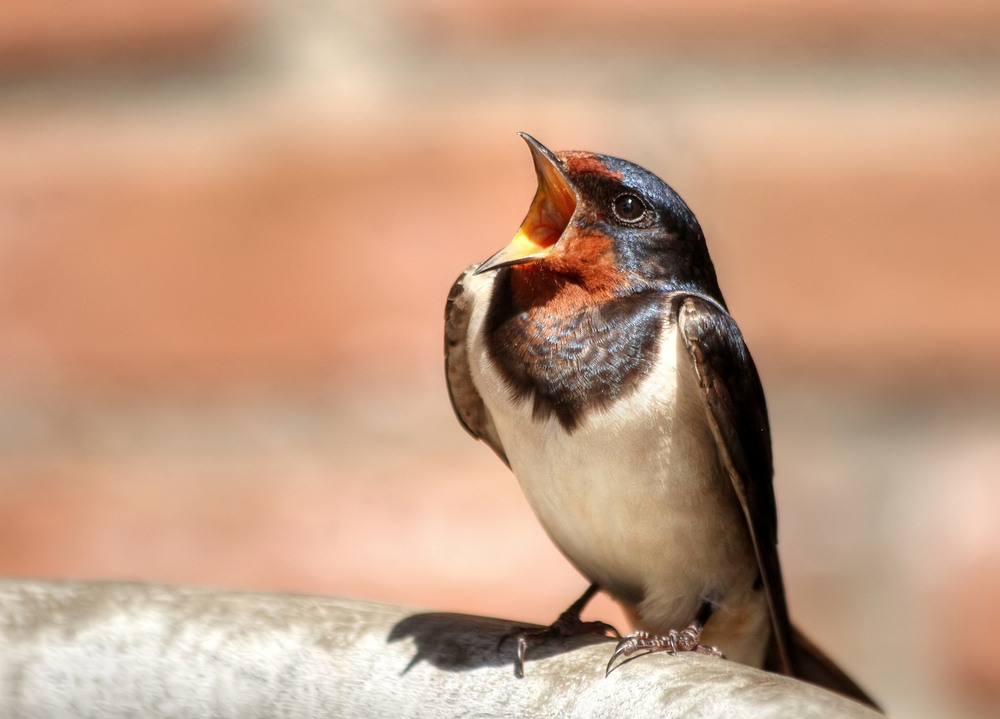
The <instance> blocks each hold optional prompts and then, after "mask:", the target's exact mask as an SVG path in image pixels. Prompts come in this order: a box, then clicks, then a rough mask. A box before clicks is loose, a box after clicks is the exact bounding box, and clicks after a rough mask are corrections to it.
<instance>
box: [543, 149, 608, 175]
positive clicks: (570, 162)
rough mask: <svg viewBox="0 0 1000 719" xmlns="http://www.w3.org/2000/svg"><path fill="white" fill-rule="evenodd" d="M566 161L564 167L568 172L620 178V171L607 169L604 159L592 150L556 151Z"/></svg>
mask: <svg viewBox="0 0 1000 719" xmlns="http://www.w3.org/2000/svg"><path fill="white" fill-rule="evenodd" d="M557 154H558V156H559V157H560V158H562V160H563V161H564V162H565V163H566V169H567V170H568V171H569V173H570V174H572V175H576V174H585V173H586V174H594V175H600V176H602V177H607V178H609V179H612V180H619V181H620V180H621V179H622V173H620V172H615V171H613V170H610V169H608V166H607V165H606V164H604V160H602V159H601V158H600V156H599V155H595V154H594V153H592V152H576V151H570V152H560V153H557Z"/></svg>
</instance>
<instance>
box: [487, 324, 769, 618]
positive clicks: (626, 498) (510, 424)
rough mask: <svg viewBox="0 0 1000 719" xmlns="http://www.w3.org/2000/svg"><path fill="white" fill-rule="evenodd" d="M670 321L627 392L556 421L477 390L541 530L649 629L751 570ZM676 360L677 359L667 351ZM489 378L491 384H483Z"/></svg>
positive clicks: (736, 511) (742, 529)
mask: <svg viewBox="0 0 1000 719" xmlns="http://www.w3.org/2000/svg"><path fill="white" fill-rule="evenodd" d="M676 334H677V333H675V332H667V333H665V336H664V338H663V341H662V344H661V350H660V356H659V357H658V360H657V363H656V369H655V370H654V371H652V372H651V373H650V374H649V375H648V376H647V377H646V379H645V380H643V382H642V384H640V385H639V386H638V387H637V389H636V390H635V391H634V392H633V393H631V394H630V395H628V396H626V397H624V398H620V399H619V400H617V401H616V402H614V403H613V404H612V405H611V406H609V407H606V408H603V409H594V410H592V411H589V412H587V413H586V414H585V415H584V416H583V418H582V420H581V422H580V423H579V424H578V425H577V426H576V427H575V428H573V429H572V430H571V431H567V430H565V429H564V428H563V426H562V425H561V424H560V423H559V422H558V421H557V420H555V419H554V418H547V419H545V420H537V419H534V418H533V417H532V410H531V402H530V400H529V401H527V402H523V401H522V402H517V401H512V400H511V399H510V398H509V394H505V393H503V392H502V391H497V392H493V393H489V392H484V393H483V395H484V400H486V402H487V404H488V405H490V410H491V413H492V415H493V418H494V421H495V422H496V425H497V430H498V433H499V434H500V437H501V439H502V441H503V446H504V448H505V450H506V452H507V456H508V459H509V460H510V463H511V467H512V469H513V470H514V474H515V475H516V476H517V478H518V481H519V482H520V484H521V488H522V490H523V491H524V494H525V496H526V497H527V499H528V502H529V503H530V505H531V507H532V509H533V510H534V512H535V514H536V515H537V516H538V518H539V520H540V521H541V523H542V525H543V526H544V527H545V529H546V531H547V532H548V534H549V535H550V536H551V538H552V540H553V541H554V542H555V543H556V545H557V546H558V547H559V548H560V549H561V550H562V552H563V553H564V554H565V555H566V556H567V557H568V558H569V559H570V561H571V562H573V564H574V565H575V566H576V567H577V568H578V569H579V570H580V571H581V572H582V573H583V574H584V575H586V576H587V577H588V578H589V579H591V580H592V581H595V582H597V583H598V584H599V585H600V586H601V587H602V588H603V589H605V590H606V591H608V592H609V593H611V594H612V595H613V596H615V597H616V598H618V599H620V600H621V601H623V602H624V603H625V604H626V605H627V606H628V607H629V608H630V609H631V610H632V611H633V612H634V613H635V614H636V615H637V616H638V618H639V620H640V623H641V624H642V625H643V626H644V627H645V628H647V629H651V630H653V631H666V630H667V629H669V628H672V627H682V626H685V625H686V624H687V623H688V622H690V621H691V619H692V618H693V617H694V615H695V613H696V612H697V610H698V607H699V605H700V604H701V602H702V600H703V599H710V600H712V601H713V602H718V603H720V604H722V603H725V601H726V599H727V596H728V595H730V594H731V593H732V592H733V591H734V588H735V587H739V588H740V589H741V590H745V588H748V587H750V585H752V583H753V581H754V577H755V572H756V562H755V559H754V557H753V553H752V548H751V545H750V542H749V535H748V532H747V530H746V526H745V523H744V519H743V517H742V514H741V510H740V508H739V504H738V501H737V499H736V495H735V492H734V491H733V488H732V485H731V482H730V479H729V477H728V475H727V474H726V472H725V470H724V468H723V463H722V460H721V458H720V456H719V452H718V449H717V445H716V440H715V437H714V435H713V432H712V428H711V425H710V424H709V422H708V414H707V409H706V405H705V403H704V399H703V395H702V392H701V389H700V387H699V386H698V380H697V377H696V375H695V374H694V368H693V365H692V364H691V363H690V358H689V356H688V354H687V351H686V349H685V348H684V347H683V346H679V342H680V339H679V338H678V337H677V336H676ZM678 360H679V361H678ZM494 386H498V385H494Z"/></svg>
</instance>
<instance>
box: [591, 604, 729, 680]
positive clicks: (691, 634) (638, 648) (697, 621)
mask: <svg viewBox="0 0 1000 719" xmlns="http://www.w3.org/2000/svg"><path fill="white" fill-rule="evenodd" d="M713 611H714V607H713V606H712V604H711V603H710V602H708V601H704V602H702V605H701V607H700V608H699V610H698V615H697V616H696V617H695V618H694V620H693V621H692V622H691V623H690V624H689V625H688V626H687V627H686V628H684V629H682V630H680V631H677V630H676V629H671V630H670V631H669V632H667V633H666V634H663V635H659V634H650V633H649V632H643V631H637V632H632V633H631V634H629V635H628V636H627V637H624V638H623V639H622V640H621V641H620V642H618V646H617V647H615V653H614V654H612V655H611V659H610V660H609V661H608V667H607V669H606V670H605V672H604V675H605V676H607V675H609V674H611V672H613V671H614V670H615V669H617V668H618V667H620V666H621V665H622V664H625V663H626V662H630V661H632V660H633V659H638V658H639V657H642V656H645V655H647V654H652V653H654V652H669V653H670V654H677V653H678V652H697V653H698V654H708V655H711V656H714V657H722V652H720V651H719V650H718V649H716V648H715V647H709V646H705V645H704V644H702V643H701V632H702V630H703V629H704V628H705V622H707V621H708V618H709V617H710V616H712V612H713ZM619 659H620V660H621V661H618V660H619ZM616 662H617V663H616Z"/></svg>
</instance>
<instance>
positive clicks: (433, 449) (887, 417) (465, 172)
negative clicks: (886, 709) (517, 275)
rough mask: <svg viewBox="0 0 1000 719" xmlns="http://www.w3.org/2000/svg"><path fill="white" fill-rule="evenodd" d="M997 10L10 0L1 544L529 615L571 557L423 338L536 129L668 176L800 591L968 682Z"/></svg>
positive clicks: (990, 393)
mask: <svg viewBox="0 0 1000 719" xmlns="http://www.w3.org/2000/svg"><path fill="white" fill-rule="evenodd" d="M998 41H1000V5H998V4H997V3H995V2H976V1H974V0H962V1H960V2H944V1H943V0H925V1H923V2H916V3H906V4H903V3H897V2H890V1H889V0H876V1H873V2H850V3H841V2H829V1H826V0H824V1H823V2H816V3H791V2H781V3H776V2H767V3H765V2H759V3H754V2H749V3H735V2H731V1H727V0H714V1H713V2H707V3H701V4H697V3H680V2H666V3H655V2H643V1H642V0H627V1H626V2H620V3H616V4H615V6H614V12H608V9H607V7H606V4H598V3H593V2H576V3H572V4H571V3H564V2H553V3H547V4H544V5H542V4H537V3H527V2H517V1H511V2H482V3H476V4H471V3H457V2H446V1H445V0H416V1H414V2H408V3H407V2H401V1H399V0H381V2H372V3H349V2H336V1H335V0H328V1H325V2H324V1H321V0H312V1H310V0H297V1H296V2H289V3H278V2H268V1H266V0H260V1H259V2H254V3H250V2H239V0H214V1H213V2H208V3H188V2H184V3H174V4H170V5H166V6H163V7H152V6H149V7H147V6H146V5H144V4H142V3H138V2H127V1H125V0H103V1H102V0H90V1H89V2H84V3H78V4H76V5H74V6H73V8H71V9H67V8H64V7H63V4H59V3H53V2H44V1H43V2H38V3H28V4H25V3H21V4H17V3H15V4H10V3H8V4H7V5H5V6H3V7H2V8H0V486H2V491H3V496H4V502H3V503H2V504H0V572H3V573H8V574H23V575H39V576H67V575H69V576H103V577H137V578H146V579H157V580H164V581H178V582H184V581H186V582H199V583H214V584H223V585H229V586H251V587H269V588H279V589H289V590H297V591H323V592H333V593H343V594H353V595H356V596H367V597H373V598H379V599H387V600H391V601H402V602H411V603H418V604H424V605H426V606H434V607H439V608H445V609H448V608H453V609H461V610H465V611H481V612H491V613H500V614H505V615H508V616H515V617H519V618H523V619H530V620H535V621H544V620H545V619H547V618H548V617H549V616H550V615H554V612H556V611H557V610H559V609H560V608H561V604H562V603H563V602H564V601H566V600H568V599H569V598H570V597H572V596H573V594H574V592H576V591H577V590H578V589H579V588H580V583H581V580H580V579H579V578H578V577H577V576H576V575H575V573H574V572H573V570H572V569H571V568H569V567H568V566H567V565H566V564H565V562H564V561H563V560H562V559H561V558H560V557H559V556H558V554H557V553H556V552H555V550H554V549H552V548H551V546H550V545H549V544H548V543H547V540H546V539H545V537H544V535H543V534H542V532H541V530H540V529H539V528H538V527H537V525H536V523H535V522H534V520H533V519H532V518H531V516H530V514H529V513H528V512H527V510H526V508H525V506H524V503H523V501H522V500H521V498H520V496H519V493H518V491H517V488H516V484H515V483H514V482H513V481H512V480H511V479H510V478H509V476H507V473H506V471H505V470H504V469H503V468H502V467H501V466H499V462H496V461H495V460H494V458H492V457H490V456H489V454H488V452H487V451H486V450H484V449H483V448H482V447H480V446H477V445H475V444H474V443H472V442H471V441H468V440H467V438H466V437H465V436H464V435H463V434H462V432H461V430H460V429H459V428H458V426H457V424H456V423H455V422H454V420H453V419H452V417H451V416H450V408H449V407H448V405H447V400H446V396H445V391H444V387H443V381H442V377H441V372H440V363H441V313H442V307H443V300H444V297H445V295H446V293H447V290H448V288H449V286H450V283H451V281H452V280H453V279H454V277H455V276H456V275H457V274H458V272H459V271H460V270H461V269H462V268H464V267H465V266H466V265H467V264H469V263H471V262H473V261H476V260H481V259H483V258H485V257H487V256H488V255H489V254H491V253H492V252H493V251H495V250H496V249H497V248H499V247H500V246H502V245H503V244H504V243H505V242H506V241H507V240H508V239H509V237H510V236H511V234H512V233H513V231H514V229H515V228H516V226H517V224H518V222H519V221H520V219H521V217H522V216H523V214H524V212H525V210H526V208H527V204H528V202H529V200H530V198H531V195H532V193H533V189H534V177H533V172H532V169H531V166H530V162H529V158H528V154H527V152H526V150H525V148H524V147H523V145H522V143H521V142H520V141H519V140H518V139H517V138H516V136H515V135H514V134H513V133H514V131H515V130H526V131H529V132H531V133H532V134H534V135H535V136H536V137H538V138H539V139H540V140H541V141H543V142H545V143H546V144H549V145H550V146H552V147H553V148H556V149H566V148H578V149H589V150H595V151H600V152H605V153H609V154H617V155H621V156H624V157H627V158H629V159H632V160H634V161H637V162H639V163H640V164H643V165H645V166H647V167H649V168H650V169H651V170H654V171H655V172H657V173H658V174H660V175H662V176H663V177H664V178H665V179H666V180H667V181H668V182H670V183H671V184H672V185H674V186H675V187H676V188H677V189H678V190H679V191H680V192H681V194H682V195H683V196H684V197H685V198H686V199H687V200H688V201H689V203H690V204H691V205H692V207H693V208H694V210H695V212H696V213H697V214H698V216H699V218H700V219H701V221H702V223H703V225H704V226H705V229H706V234H707V235H708V239H709V243H710V247H711V249H712V252H713V257H714V259H715V261H716V265H717V268H718V270H719V274H720V280H721V283H722V286H723V288H724V290H725V292H726V295H727V299H728V301H729V304H730V306H731V307H732V309H733V311H734V314H735V315H736V317H737V319H738V320H739V321H740V323H741V326H742V327H743V329H744V331H745V334H746V335H747V337H748V339H749V343H750V345H751V348H752V349H753V350H754V353H755V355H756V357H757V360H758V364H759V365H760V367H761V371H762V374H763V375H764V380H765V384H766V386H767V389H768V391H769V396H770V397H771V399H772V408H773V414H774V423H775V432H774V434H775V441H776V455H777V457H778V475H779V476H778V480H779V482H778V493H779V502H781V504H782V513H783V518H784V519H783V528H784V529H783V531H784V534H783V537H784V540H785V546H783V551H784V552H785V557H786V560H787V561H786V564H787V565H788V571H789V575H790V576H789V591H790V593H791V594H792V602H793V607H796V608H797V609H796V613H797V616H800V617H802V618H803V619H804V620H805V621H806V623H807V625H811V626H813V627H816V628H817V633H819V634H820V635H821V636H820V637H819V639H820V640H821V642H820V643H822V644H824V646H829V647H831V650H832V651H833V652H834V653H835V654H837V653H838V652H839V655H838V656H841V657H846V658H847V662H846V663H847V665H848V666H850V667H852V668H855V669H856V670H860V671H859V673H860V674H861V675H862V676H867V677H874V683H875V687H874V688H875V689H876V694H880V695H881V696H883V697H885V698H886V700H887V702H888V703H889V705H890V707H897V708H901V709H902V710H903V713H910V714H913V715H914V716H918V715H920V716H935V715H941V714H942V713H944V714H947V715H951V716H968V717H974V716H978V715H979V714H977V712H978V711H979V710H978V709H977V704H976V701H984V702H990V701H992V700H993V699H995V698H996V697H997V696H998V695H1000V662H998V661H997V660H996V656H995V652H994V653H992V654H991V653H990V646H991V644H990V642H989V641H984V636H983V635H980V634H977V633H976V632H974V631H971V630H970V631H969V632H968V633H967V635H963V638H962V644H961V647H962V649H956V650H954V651H947V652H937V651H933V652H932V651H931V649H932V648H933V649H935V650H936V649H937V648H938V647H939V643H940V642H941V641H942V635H943V630H937V629H934V626H935V624H936V623H940V624H941V625H942V626H944V625H945V623H946V622H948V621H950V618H951V617H952V616H954V615H955V614H958V615H959V616H963V617H966V618H968V620H969V622H968V625H969V626H971V627H975V626H993V625H995V622H996V621H997V614H996V610H995V607H996V606H997V605H998V601H1000V586H998V585H1000V569H998V567H1000V561H998V560H997V556H996V551H995V547H996V546H1000V542H994V541H992V539H996V538H997V537H996V533H995V530H992V529H990V527H992V526H998V524H997V523H991V522H990V521H989V516H990V515H989V514H988V513H987V515H984V517H985V518H979V519H978V520H976V521H975V522H972V521H969V522H965V521H963V519H962V505H961V504H960V503H955V502H951V503H948V502H947V501H945V500H946V499H947V497H948V496H950V492H951V490H952V488H954V487H960V488H961V492H960V494H961V496H963V497H970V498H973V499H971V500H969V501H972V502H975V503H977V505H979V506H984V507H989V506H992V505H991V504H990V503H989V501H988V499H987V498H989V497H991V496H992V494H991V492H993V489H992V488H993V486H994V485H995V479H996V473H997V472H998V471H1000V458H998V457H997V455H996V453H995V451H993V445H994V444H995V437H996V434H995V431H994V430H997V429H1000V399H998V398H1000V364H998V362H997V361H996V360H997V357H998V356H1000V322H998V321H997V320H996V318H995V315H996V311H997V308H998V307H1000V289H998V284H997V282H996V281H995V279H994V274H995V273H996V268H997V267H998V266H1000V242H998V239H1000V238H998V237H997V229H996V228H997V227H1000V131H998V128H1000V51H998ZM859 408H860V409H859ZM817 457H818V458H819V459H817ZM782 480H783V481H782ZM976 498H978V499H976ZM944 506H947V507H950V509H949V512H951V513H950V514H946V515H945V517H944V519H942V517H941V516H939V508H941V507H944ZM483 507H488V508H489V510H490V511H489V512H485V513H484V512H483ZM484 515H485V516H484ZM993 516H994V517H995V515H993ZM949 517H950V520H948V518H949ZM845 527H846V528H847V530H846V531H845ZM917 528H919V529H917ZM991 532H992V533H991ZM789 537H791V541H789ZM498 538H502V539H503V541H502V542H498V541H497V539H498ZM926 557H930V558H929V559H926V560H925V558H926ZM818 558H820V559H821V560H822V561H820V559H818ZM512 588H513V589H512ZM969 597H975V601H971V600H967V598H969ZM797 598H798V603H796V599H797ZM994 600H996V601H994ZM963 601H964V602H965V604H963ZM852 602H853V603H852ZM897 602H899V603H900V604H899V606H896V603H897ZM887 605H888V606H890V607H891V608H890V609H887V608H886V606H887ZM601 612H602V613H603V616H614V615H613V614H612V612H613V609H612V608H610V607H608V606H607V605H606V604H605V605H603V608H602V609H601ZM890 613H891V614H893V615H894V618H895V619H896V620H897V621H896V622H895V623H893V624H892V625H891V626H886V625H885V621H886V620H887V617H886V616H885V615H886V614H890ZM991 622H993V623H994V624H990V623H991ZM873 634H876V635H878V637H879V638H878V639H872V638H871V637H872V635H873ZM991 637H992V635H991V634H989V633H986V635H985V639H986V640H990V639H991ZM873 644H876V645H878V649H873V646H872V645H873ZM945 645H946V646H947V643H946V642H945ZM886 657H890V658H891V661H890V660H887V659H886ZM869 683H872V680H869ZM970 697H971V698H970ZM975 697H979V699H975ZM894 702H895V703H894ZM921 712H923V713H921ZM983 715H984V716H985V715H986V714H983Z"/></svg>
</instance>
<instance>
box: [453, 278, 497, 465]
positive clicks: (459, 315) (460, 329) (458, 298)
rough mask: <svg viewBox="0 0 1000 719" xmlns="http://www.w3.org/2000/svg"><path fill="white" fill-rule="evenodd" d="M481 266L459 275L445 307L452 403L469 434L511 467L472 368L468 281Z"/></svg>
mask: <svg viewBox="0 0 1000 719" xmlns="http://www.w3.org/2000/svg"><path fill="white" fill-rule="evenodd" d="M478 266H479V265H478V264H475V265H472V266H470V267H469V268H468V269H466V270H465V272H463V273H462V274H461V275H459V277H458V279H457V280H455V284H454V285H452V288H451V292H449V293H448V302H447V303H446V305H445V310H444V365H445V376H446V379H447V382H448V395H449V397H451V406H452V409H454V410H455V415H456V416H457V417H458V421H459V422H461V423H462V426H463V427H465V429H466V430H467V431H468V432H469V434H471V435H472V436H473V437H475V438H476V439H481V440H483V442H485V443H486V444H487V445H488V446H489V447H490V449H492V450H493V451H494V452H496V453H497V455H498V456H499V457H500V459H502V460H503V461H504V463H505V464H507V465H508V466H509V465H510V462H508V461H507V453H506V452H505V451H504V448H503V444H501V442H500V436H499V435H498V434H497V429H496V425H495V424H494V423H493V417H492V416H491V415H490V412H489V410H488V409H487V408H486V405H485V404H484V403H483V398H482V396H481V395H480V394H479V390H478V389H476V385H475V384H474V383H473V381H472V373H471V372H470V371H469V349H468V348H469V340H468V335H469V319H470V317H471V316H472V306H473V303H474V301H475V294H474V293H473V291H472V290H471V289H470V287H469V284H470V283H469V280H470V278H471V277H472V274H473V272H475V270H476V268H477V267H478Z"/></svg>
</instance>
